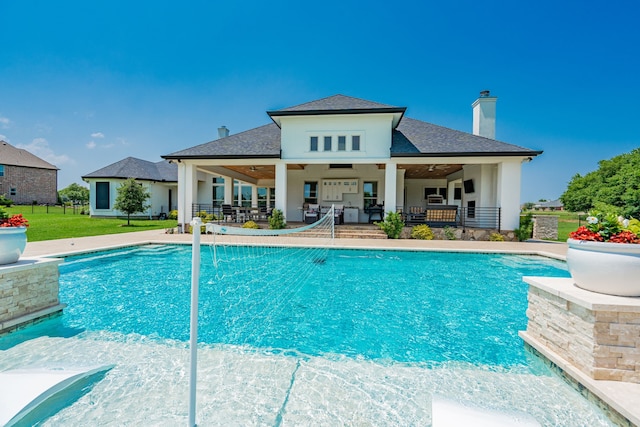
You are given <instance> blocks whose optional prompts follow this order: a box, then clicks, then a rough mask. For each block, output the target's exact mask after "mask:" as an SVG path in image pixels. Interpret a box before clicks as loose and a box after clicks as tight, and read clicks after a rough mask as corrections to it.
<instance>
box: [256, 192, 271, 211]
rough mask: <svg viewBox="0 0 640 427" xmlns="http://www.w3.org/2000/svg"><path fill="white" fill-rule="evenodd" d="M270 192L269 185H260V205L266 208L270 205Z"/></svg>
mask: <svg viewBox="0 0 640 427" xmlns="http://www.w3.org/2000/svg"><path fill="white" fill-rule="evenodd" d="M268 194H269V187H258V207H259V208H266V207H267V206H268V202H269V201H268V200H267V195H268Z"/></svg>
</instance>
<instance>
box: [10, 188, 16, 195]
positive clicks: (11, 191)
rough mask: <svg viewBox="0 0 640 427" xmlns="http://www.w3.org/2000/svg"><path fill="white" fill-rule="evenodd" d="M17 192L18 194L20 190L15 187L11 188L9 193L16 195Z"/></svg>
mask: <svg viewBox="0 0 640 427" xmlns="http://www.w3.org/2000/svg"><path fill="white" fill-rule="evenodd" d="M16 194H18V190H16V189H15V188H11V189H10V190H9V195H10V196H15V195H16Z"/></svg>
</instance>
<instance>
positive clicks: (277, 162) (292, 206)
mask: <svg viewBox="0 0 640 427" xmlns="http://www.w3.org/2000/svg"><path fill="white" fill-rule="evenodd" d="M496 99H497V98H496V97H492V96H490V94H489V91H483V92H481V94H480V97H479V98H478V99H477V100H476V101H475V102H474V103H473V104H472V107H473V134H469V133H465V132H460V131H457V130H453V129H448V128H445V127H441V126H437V125H434V124H431V123H426V122H423V121H420V120H415V119H411V118H408V117H405V116H404V113H405V110H406V108H405V107H395V106H391V105H384V104H379V103H376V102H371V101H367V100H363V99H357V98H351V97H347V96H343V95H335V96H331V97H328V98H324V99H320V100H317V101H312V102H308V103H305V104H301V105H297V106H294V107H290V108H285V109H282V110H277V111H268V112H267V114H268V115H269V117H270V118H271V120H272V121H273V123H271V124H267V125H265V126H261V127H258V128H255V129H251V130H248V131H245V132H241V133H238V134H235V135H231V136H228V131H227V130H226V128H224V127H223V128H221V129H220V130H219V132H220V131H221V135H219V136H220V138H219V139H217V140H214V141H211V142H208V143H205V144H201V145H197V146H195V147H191V148H187V149H184V150H181V151H177V152H175V153H171V154H168V155H164V156H162V157H163V158H165V159H167V160H170V161H172V162H174V163H177V165H178V177H179V178H178V221H179V223H187V222H189V221H190V220H191V217H192V216H193V215H194V214H195V213H196V212H197V211H198V210H200V209H202V207H203V206H206V205H207V204H208V205H209V206H211V205H220V204H222V203H225V204H234V205H244V206H254V207H256V206H272V207H275V208H277V209H280V210H282V211H283V213H284V215H285V217H286V219H287V220H289V221H302V219H303V210H304V209H305V206H306V205H308V204H321V205H325V206H330V205H331V204H341V205H344V206H345V209H346V208H350V213H349V214H348V215H347V211H346V210H345V222H347V217H348V218H350V221H351V222H367V221H368V220H369V219H370V215H369V213H370V212H371V211H372V209H371V207H374V208H376V207H377V206H379V205H383V209H384V211H385V212H393V211H403V212H405V213H406V212H410V211H413V210H414V209H421V208H424V207H425V206H426V205H427V202H428V200H429V199H433V197H432V196H434V195H436V197H437V196H441V199H440V200H439V202H440V203H443V204H446V205H451V206H457V207H458V212H459V213H460V215H462V216H463V217H464V218H465V219H468V220H469V221H468V222H467V223H466V224H467V225H469V224H473V221H474V220H476V224H475V225H476V226H478V227H483V224H481V223H480V222H481V221H479V219H480V217H481V215H480V214H481V213H482V212H483V209H484V210H486V211H487V212H489V211H491V212H494V213H497V216H498V217H499V219H498V220H497V221H493V223H491V221H489V223H488V224H486V225H484V226H486V228H495V227H498V228H501V229H504V230H513V229H515V228H517V227H518V226H519V215H520V179H521V165H522V163H523V162H527V161H530V160H531V159H532V158H533V157H535V156H537V155H539V154H541V153H542V152H541V151H534V150H530V149H528V148H523V147H519V146H516V145H511V144H507V143H504V142H500V141H496V140H495V139H494V137H495V109H496ZM496 222H497V224H496ZM471 226H473V225H471Z"/></svg>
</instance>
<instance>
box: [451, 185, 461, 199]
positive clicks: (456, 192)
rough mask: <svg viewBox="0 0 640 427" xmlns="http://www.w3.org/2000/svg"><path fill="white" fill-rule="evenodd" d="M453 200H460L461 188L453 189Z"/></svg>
mask: <svg viewBox="0 0 640 427" xmlns="http://www.w3.org/2000/svg"><path fill="white" fill-rule="evenodd" d="M453 200H462V188H461V187H456V188H454V189H453Z"/></svg>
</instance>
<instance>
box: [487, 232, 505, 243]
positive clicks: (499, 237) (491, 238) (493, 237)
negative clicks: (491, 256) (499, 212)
mask: <svg viewBox="0 0 640 427" xmlns="http://www.w3.org/2000/svg"><path fill="white" fill-rule="evenodd" d="M489 241H491V242H504V236H503V235H502V234H500V233H491V235H490V236H489Z"/></svg>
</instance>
